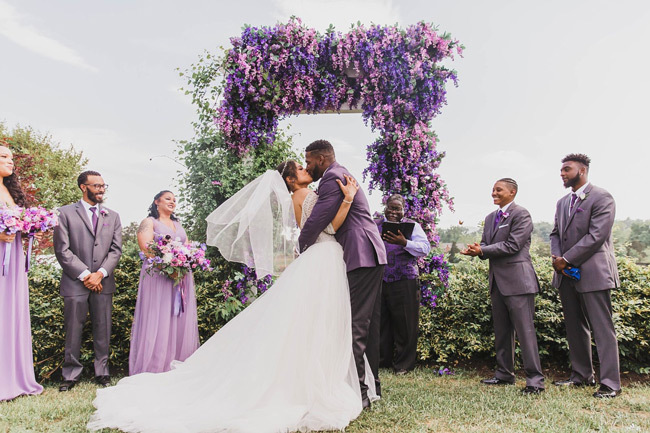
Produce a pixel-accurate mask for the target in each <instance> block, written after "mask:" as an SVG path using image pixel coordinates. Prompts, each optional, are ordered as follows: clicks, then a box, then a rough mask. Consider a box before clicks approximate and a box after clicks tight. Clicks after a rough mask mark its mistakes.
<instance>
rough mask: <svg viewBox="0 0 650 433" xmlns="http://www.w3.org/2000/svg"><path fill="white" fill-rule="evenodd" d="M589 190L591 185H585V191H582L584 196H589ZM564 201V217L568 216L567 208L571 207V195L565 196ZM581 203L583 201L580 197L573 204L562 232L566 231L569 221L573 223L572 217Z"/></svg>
mask: <svg viewBox="0 0 650 433" xmlns="http://www.w3.org/2000/svg"><path fill="white" fill-rule="evenodd" d="M591 188H592V185H591V184H589V185H587V188H585V190H584V194H585V196H587V195H589V193H590V192H591ZM586 198H587V197H585V199H586ZM565 201H566V203H565V209H564V211H565V215H568V214H569V206H570V205H571V194H569V195H567V198H566V200H565ZM582 202H583V200H582V199H580V197H578V200H576V202H575V204H574V208H573V212H571V214H570V215H569V216H568V217H567V221H566V224H565V225H564V230H563V232H564V231H566V229H567V228H568V227H569V225H570V224H571V221H573V217H574V216H575V214H576V213H578V208H579V207H580V205H581V204H582Z"/></svg>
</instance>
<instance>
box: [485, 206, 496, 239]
mask: <svg viewBox="0 0 650 433" xmlns="http://www.w3.org/2000/svg"><path fill="white" fill-rule="evenodd" d="M497 212H498V209H497V210H495V211H494V212H492V213H491V214H490V218H488V224H489V225H488V227H487V230H488V231H487V234H488V236H487V238H488V240H489V241H490V243H492V238H494V235H495V234H496V232H497V231H496V230H495V228H494V220H495V219H496V217H497Z"/></svg>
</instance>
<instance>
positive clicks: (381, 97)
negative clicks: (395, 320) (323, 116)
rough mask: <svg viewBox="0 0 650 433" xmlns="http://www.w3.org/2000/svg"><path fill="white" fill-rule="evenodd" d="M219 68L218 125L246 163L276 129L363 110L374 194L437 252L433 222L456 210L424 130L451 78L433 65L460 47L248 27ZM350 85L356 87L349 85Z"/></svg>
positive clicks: (356, 32) (397, 36)
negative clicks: (396, 204) (398, 198)
mask: <svg viewBox="0 0 650 433" xmlns="http://www.w3.org/2000/svg"><path fill="white" fill-rule="evenodd" d="M231 43H232V45H233V46H232V48H231V49H230V50H228V51H227V53H226V56H225V59H224V62H223V67H224V70H225V80H224V84H223V97H224V99H223V101H222V103H221V105H220V106H219V107H218V109H217V118H216V119H215V122H216V123H217V125H218V126H219V129H220V130H221V133H222V134H223V136H224V138H225V141H226V143H227V145H228V146H229V147H230V149H231V150H233V151H235V152H237V153H238V154H243V153H245V152H247V151H248V150H250V149H251V148H254V147H257V146H259V145H260V144H262V143H272V142H273V141H274V138H275V135H276V131H277V127H278V122H279V120H280V119H282V118H284V117H287V116H291V115H296V114H299V113H301V112H302V113H317V112H321V111H324V110H334V111H340V110H341V107H342V106H344V104H345V105H348V106H350V107H353V108H361V110H362V111H363V114H362V117H363V120H364V122H365V123H366V124H367V125H369V126H370V127H371V128H372V130H373V131H378V132H379V133H380V136H379V138H378V139H377V140H376V141H375V142H374V143H372V144H371V145H369V146H368V148H367V156H368V161H369V166H368V167H367V168H366V169H365V170H364V176H369V177H370V187H371V189H380V190H381V191H382V192H383V194H384V198H386V197H387V196H388V195H390V194H393V193H400V194H402V195H403V196H404V197H405V198H406V201H407V203H406V209H405V211H406V212H405V213H406V215H407V216H409V217H411V218H413V219H416V220H418V221H419V222H420V223H421V224H422V227H423V228H424V230H425V232H426V233H427V235H428V237H429V240H430V241H432V242H434V243H437V242H438V240H439V238H438V236H437V234H436V231H435V222H436V218H437V216H438V215H439V214H440V212H441V210H442V206H443V204H447V205H448V206H449V207H450V208H451V207H452V206H453V200H452V199H451V197H450V196H449V193H448V191H447V187H446V184H445V183H444V181H443V180H442V179H441V178H440V176H439V175H438V174H436V173H435V171H436V170H437V168H438V166H439V165H440V162H441V160H442V158H443V157H444V152H438V151H437V150H436V141H437V138H436V135H435V133H434V132H433V131H431V130H430V129H429V122H430V121H431V119H433V117H435V116H436V115H437V114H438V113H439V112H440V110H441V108H442V106H443V105H445V104H446V89H445V86H446V83H447V82H448V81H449V80H451V81H453V82H454V83H456V79H457V77H456V72H455V71H453V70H449V69H447V68H446V67H445V66H442V65H441V64H440V63H441V61H443V60H444V59H453V58H454V54H459V55H462V50H463V46H462V45H460V44H459V42H458V41H456V40H453V39H451V38H450V36H449V35H447V34H439V33H438V31H437V30H436V28H435V27H434V26H433V25H431V24H428V23H424V22H420V23H418V24H415V25H412V26H409V27H407V28H405V29H401V28H399V27H397V26H378V25H372V26H370V27H368V28H366V27H364V26H362V25H357V26H354V27H353V28H352V29H351V30H350V31H349V32H348V33H345V34H343V33H341V32H336V31H334V30H333V28H330V29H328V31H327V32H326V33H325V34H324V35H323V34H320V33H318V32H316V31H315V30H314V29H311V28H308V27H306V26H304V25H303V24H302V22H301V21H300V19H298V18H292V19H291V20H290V21H289V22H288V23H286V24H277V25H276V26H274V27H259V28H257V27H246V28H245V29H244V31H243V33H242V35H241V37H237V38H232V39H231ZM351 77H354V78H351Z"/></svg>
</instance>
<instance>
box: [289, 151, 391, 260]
mask: <svg viewBox="0 0 650 433" xmlns="http://www.w3.org/2000/svg"><path fill="white" fill-rule="evenodd" d="M344 174H347V175H348V176H351V175H350V172H349V171H348V170H347V169H346V168H345V167H343V166H342V165H340V164H338V163H337V162H334V163H332V165H330V166H329V168H328V169H327V170H326V171H325V173H324V174H323V177H322V178H321V180H320V183H319V185H318V190H317V191H316V192H317V194H318V201H317V202H316V205H315V206H314V210H313V211H312V213H311V216H310V217H309V218H308V219H307V221H306V222H305V225H304V227H303V228H302V230H301V231H300V237H299V238H298V243H299V245H300V251H301V252H304V251H305V250H306V249H307V248H309V247H310V246H311V245H313V244H314V242H316V238H318V235H319V234H320V233H321V232H322V231H323V230H325V227H327V225H328V224H329V223H331V222H332V220H333V219H334V216H335V215H336V213H337V212H338V210H339V206H341V202H343V193H342V192H341V189H340V188H339V185H338V183H336V179H339V180H341V182H343V184H345V178H344V177H343V175H344ZM335 237H336V240H337V241H338V242H339V243H340V244H341V246H342V247H343V259H344V260H345V264H346V267H347V271H348V272H350V271H353V270H355V269H357V268H365V267H373V266H377V265H385V264H386V248H385V247H384V242H383V241H382V240H381V237H380V236H379V231H378V230H377V225H376V224H375V222H374V221H373V220H372V217H371V216H370V206H368V200H367V199H366V196H365V194H364V193H363V190H361V189H360V190H359V191H358V192H357V194H356V195H355V196H354V201H353V202H352V205H351V206H350V212H349V213H348V215H347V217H346V218H345V222H344V223H343V224H342V225H341V227H340V228H339V229H338V231H337V232H336V235H335Z"/></svg>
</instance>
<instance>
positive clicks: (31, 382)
mask: <svg viewBox="0 0 650 433" xmlns="http://www.w3.org/2000/svg"><path fill="white" fill-rule="evenodd" d="M0 178H1V179H2V182H0V207H5V208H10V207H14V206H24V205H25V204H26V203H25V194H24V193H23V191H22V189H21V188H20V183H19V181H18V178H17V176H16V174H15V173H14V162H13V154H12V153H11V150H10V149H9V148H7V147H5V146H0ZM7 244H11V248H10V250H9V254H10V255H9V256H8V258H9V259H10V260H9V265H8V268H7V269H6V271H5V272H3V273H2V275H0V401H2V400H11V399H13V398H15V397H18V396H20V395H33V394H40V393H41V392H42V391H43V387H42V386H41V385H39V384H38V383H37V382H36V378H35V376H34V357H33V353H32V330H31V324H30V321H29V289H28V286H27V273H26V272H25V253H24V251H23V245H22V241H21V233H20V232H18V233H15V234H7V233H5V232H3V233H0V264H2V263H5V253H6V248H5V246H6V245H7Z"/></svg>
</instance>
